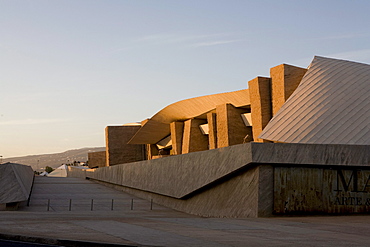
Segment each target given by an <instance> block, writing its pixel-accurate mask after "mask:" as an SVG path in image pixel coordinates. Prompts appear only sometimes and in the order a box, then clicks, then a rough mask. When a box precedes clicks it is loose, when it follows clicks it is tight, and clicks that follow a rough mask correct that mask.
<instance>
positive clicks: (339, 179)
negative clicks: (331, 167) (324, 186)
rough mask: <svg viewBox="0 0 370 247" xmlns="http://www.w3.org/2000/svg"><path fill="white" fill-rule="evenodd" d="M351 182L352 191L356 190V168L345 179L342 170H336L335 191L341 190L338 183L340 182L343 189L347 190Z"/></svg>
mask: <svg viewBox="0 0 370 247" xmlns="http://www.w3.org/2000/svg"><path fill="white" fill-rule="evenodd" d="M351 182H352V188H353V190H352V192H358V175H357V170H352V173H351V176H350V178H349V179H348V182H347V180H346V177H345V176H344V174H343V171H342V170H337V189H336V190H335V191H342V190H340V189H339V187H340V186H339V184H342V187H343V189H344V191H346V192H347V191H348V190H349V187H350V185H351Z"/></svg>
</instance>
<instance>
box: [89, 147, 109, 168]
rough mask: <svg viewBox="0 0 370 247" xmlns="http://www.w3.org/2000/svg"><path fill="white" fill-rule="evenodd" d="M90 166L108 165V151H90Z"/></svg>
mask: <svg viewBox="0 0 370 247" xmlns="http://www.w3.org/2000/svg"><path fill="white" fill-rule="evenodd" d="M87 156H88V160H89V168H93V167H104V166H107V163H106V162H107V156H106V151H101V152H92V153H88V154H87Z"/></svg>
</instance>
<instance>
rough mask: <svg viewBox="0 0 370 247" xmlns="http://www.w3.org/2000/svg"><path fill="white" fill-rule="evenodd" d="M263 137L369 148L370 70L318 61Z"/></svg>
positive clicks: (353, 64)
mask: <svg viewBox="0 0 370 247" xmlns="http://www.w3.org/2000/svg"><path fill="white" fill-rule="evenodd" d="M259 138H262V139H267V140H271V141H279V142H288V143H316V144H357V145H370V65H368V64H362V63H357V62H350V61H344V60H338V59H332V58H324V57H315V58H314V60H313V61H312V63H311V65H310V66H309V69H308V71H307V73H306V74H305V76H304V77H303V79H302V81H301V83H300V84H299V86H298V87H297V89H296V90H295V91H294V93H293V94H292V95H291V96H290V97H289V99H288V100H287V101H286V102H285V104H284V105H283V106H282V107H281V109H280V110H279V111H278V113H277V114H276V115H275V116H274V117H273V118H272V120H271V121H270V122H269V123H268V125H267V126H266V128H265V129H264V130H263V132H262V133H261V135H260V136H259Z"/></svg>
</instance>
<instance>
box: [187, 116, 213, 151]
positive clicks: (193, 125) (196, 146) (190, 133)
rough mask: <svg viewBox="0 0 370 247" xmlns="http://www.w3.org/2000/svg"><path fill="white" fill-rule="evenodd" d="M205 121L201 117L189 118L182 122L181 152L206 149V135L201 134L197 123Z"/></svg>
mask: <svg viewBox="0 0 370 247" xmlns="http://www.w3.org/2000/svg"><path fill="white" fill-rule="evenodd" d="M205 123H207V121H206V120H202V119H189V120H187V121H185V122H184V135H183V141H182V153H183V154H186V153H190V152H197V151H203V150H208V137H207V136H206V135H203V133H202V131H201V130H200V128H199V125H201V124H205Z"/></svg>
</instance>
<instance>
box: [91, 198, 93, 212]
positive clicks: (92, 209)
mask: <svg viewBox="0 0 370 247" xmlns="http://www.w3.org/2000/svg"><path fill="white" fill-rule="evenodd" d="M93 209H94V199H91V211H93Z"/></svg>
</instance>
